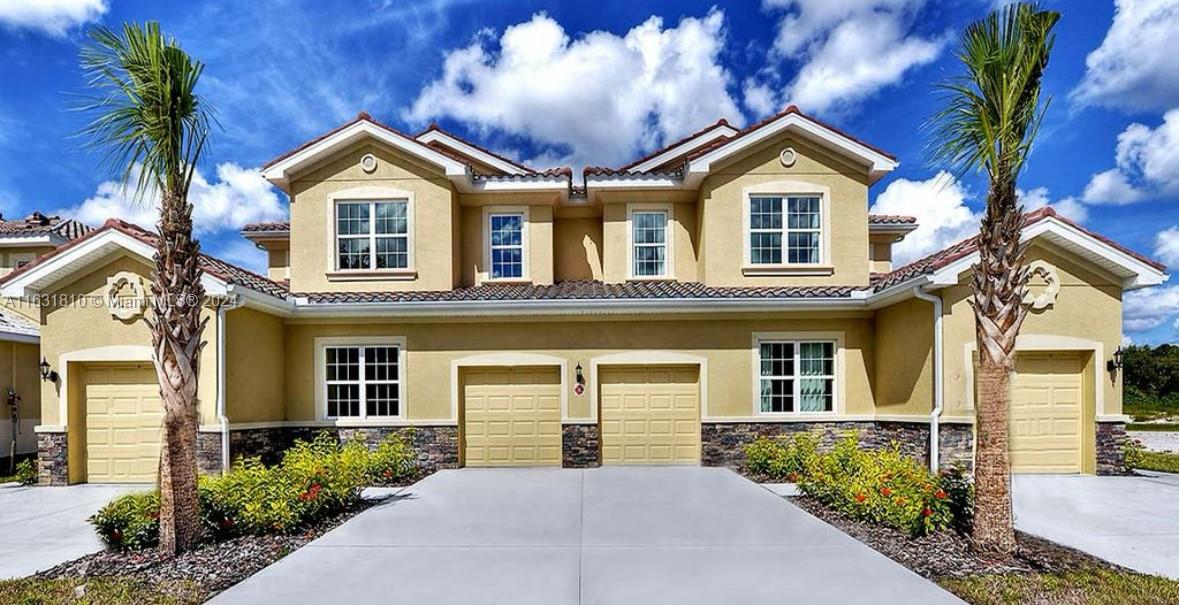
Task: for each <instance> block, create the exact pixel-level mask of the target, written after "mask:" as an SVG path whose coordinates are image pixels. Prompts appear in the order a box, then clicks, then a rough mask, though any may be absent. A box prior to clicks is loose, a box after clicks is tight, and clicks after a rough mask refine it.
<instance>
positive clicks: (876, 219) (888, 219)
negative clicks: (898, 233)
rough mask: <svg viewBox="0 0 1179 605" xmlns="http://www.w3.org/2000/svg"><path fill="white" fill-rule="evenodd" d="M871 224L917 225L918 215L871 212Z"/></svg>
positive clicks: (869, 216) (869, 217) (869, 220)
mask: <svg viewBox="0 0 1179 605" xmlns="http://www.w3.org/2000/svg"><path fill="white" fill-rule="evenodd" d="M868 224H869V225H916V224H917V217H915V216H905V215H903V214H869V215H868Z"/></svg>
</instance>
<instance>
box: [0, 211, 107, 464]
mask: <svg viewBox="0 0 1179 605" xmlns="http://www.w3.org/2000/svg"><path fill="white" fill-rule="evenodd" d="M89 231H90V228H89V227H87V226H86V225H84V224H82V223H80V222H78V221H75V220H64V219H62V218H61V217H59V216H47V215H45V214H42V213H40V212H32V213H30V214H29V215H28V216H26V217H24V218H18V219H5V218H4V217H3V216H0V277H2V276H4V275H7V274H9V273H11V272H13V271H14V270H16V269H19V268H21V267H23V266H25V265H27V264H29V263H31V262H32V261H33V260H34V259H35V258H37V257H38V256H40V255H42V254H46V253H48V252H51V251H52V250H54V249H55V248H57V247H58V246H60V245H62V244H64V243H66V242H69V241H71V240H73V239H76V238H79V237H81V236H83V235H85V234H86V233H87V232H89ZM39 319H40V315H39V312H38V311H37V308H36V306H35V304H33V302H26V301H20V300H13V299H10V298H0V397H3V398H4V402H5V404H4V405H0V472H4V473H7V472H8V470H9V468H10V466H12V462H13V461H12V460H11V458H12V456H14V455H17V456H19V455H24V454H30V453H33V452H35V451H36V450H37V439H36V435H35V433H34V432H33V431H34V428H35V427H36V426H37V425H38V424H40V421H41V418H40V417H41V387H40V385H39V384H38V378H37V376H38V373H39V372H40V368H39V363H40V359H41V358H40V351H39V349H38V342H39V329H38V324H39Z"/></svg>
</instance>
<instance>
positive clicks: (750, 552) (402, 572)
mask: <svg viewBox="0 0 1179 605" xmlns="http://www.w3.org/2000/svg"><path fill="white" fill-rule="evenodd" d="M393 601H396V602H401V603H464V604H470V603H513V604H526V603H543V604H545V605H557V604H565V603H708V604H710V605H712V604H715V603H787V602H796V603H841V604H842V603H872V604H874V605H878V604H879V603H901V602H903V603H906V604H909V605H915V604H924V603H960V601H958V600H957V599H956V598H955V597H953V596H952V595H950V594H949V593H947V592H945V591H943V590H941V589H940V588H938V587H937V586H936V585H934V584H933V583H931V582H928V581H926V580H925V579H923V578H921V577H919V576H917V575H915V574H913V573H911V572H910V571H908V570H907V569H905V568H904V567H901V566H900V565H898V564H896V563H894V562H892V561H891V560H889V559H887V558H886V557H884V556H883V555H880V554H879V553H877V552H875V551H873V550H872V549H870V548H868V547H867V546H865V545H863V544H861V543H859V542H857V541H856V540H854V539H852V538H850V537H848V536H847V535H845V534H843V533H841V532H840V531H838V530H836V529H834V528H832V527H831V526H829V525H827V524H825V523H823V522H821V521H819V520H818V519H815V518H814V517H812V516H810V515H809V514H807V513H805V512H804V511H802V510H801V509H799V508H797V507H795V506H794V505H792V504H790V503H789V502H786V501H785V500H783V499H782V498H780V497H778V496H776V495H774V494H772V493H770V492H769V491H767V490H765V489H763V488H761V487H760V486H758V485H756V484H754V483H752V482H749V481H747V480H745V479H743V478H741V477H740V476H738V475H736V474H734V473H732V472H730V471H728V470H725V469H718V468H688V467H665V468H635V467H629V468H628V467H616V468H602V469H592V470H584V471H582V470H572V469H569V470H566V469H461V470H452V471H442V472H439V473H436V474H434V475H432V476H431V477H429V478H427V479H425V480H423V481H421V482H419V483H418V484H416V485H414V486H412V487H411V488H408V489H406V490H405V491H403V492H401V493H400V494H398V495H397V496H394V497H393V498H392V499H390V500H389V501H387V502H385V503H383V504H381V505H379V506H377V507H375V508H373V509H371V510H368V511H366V512H364V513H362V514H360V515H358V516H357V517H355V518H354V519H352V520H351V521H349V522H347V523H345V524H344V525H342V526H340V527H339V528H337V529H335V530H334V531H332V532H330V533H328V534H327V535H325V536H323V537H322V538H320V539H319V540H316V541H315V542H312V543H311V544H309V545H307V546H306V547H304V548H302V549H300V550H298V551H296V552H295V553H293V554H291V555H290V556H288V557H286V558H284V559H282V560H281V561H279V562H278V563H276V564H274V565H272V566H270V567H268V568H267V569H265V570H263V571H261V572H260V573H258V574H257V575H255V576H253V577H251V578H249V579H247V580H246V581H245V582H243V583H241V584H239V585H237V586H235V587H233V588H231V589H230V590H228V591H226V592H224V593H222V594H221V595H219V596H218V597H217V598H215V599H214V600H213V601H211V602H212V603H214V604H215V605H229V604H234V603H242V604H250V605H253V604H255V603H262V602H268V603H269V602H273V603H329V602H331V603H348V604H349V605H362V604H366V603H389V602H393Z"/></svg>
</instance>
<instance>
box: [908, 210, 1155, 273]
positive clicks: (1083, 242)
mask: <svg viewBox="0 0 1179 605" xmlns="http://www.w3.org/2000/svg"><path fill="white" fill-rule="evenodd" d="M1046 233H1051V234H1052V235H1055V236H1058V237H1060V238H1062V239H1064V240H1066V241H1068V242H1070V243H1072V244H1075V245H1077V246H1080V247H1084V248H1087V249H1089V250H1092V251H1093V252H1096V253H1097V254H1098V255H1100V256H1101V257H1102V258H1104V259H1106V260H1108V261H1110V262H1112V263H1115V264H1117V265H1118V266H1119V267H1121V268H1123V269H1125V270H1126V271H1127V272H1129V273H1131V274H1132V275H1131V276H1130V277H1127V278H1126V279H1125V280H1124V282H1123V284H1122V287H1123V288H1124V289H1126V290H1136V289H1138V288H1145V287H1147V286H1157V285H1159V284H1161V283H1163V282H1165V281H1167V278H1168V277H1169V276H1168V275H1167V274H1165V273H1164V272H1162V271H1160V270H1158V269H1156V268H1154V267H1152V266H1150V265H1148V264H1146V263H1144V262H1142V261H1140V260H1138V259H1137V258H1134V257H1133V256H1130V255H1129V254H1126V253H1125V252H1122V251H1121V250H1118V249H1117V248H1114V247H1113V246H1110V245H1109V244H1107V243H1105V242H1103V241H1101V240H1099V239H1097V238H1095V237H1093V236H1091V235H1089V234H1087V233H1085V232H1083V231H1081V230H1079V229H1077V228H1076V227H1073V226H1072V225H1069V224H1067V223H1065V222H1063V221H1060V220H1058V219H1056V218H1055V217H1048V218H1045V219H1043V220H1041V221H1037V222H1036V223H1033V224H1031V225H1028V226H1027V227H1025V228H1024V230H1023V237H1022V241H1024V242H1027V241H1030V240H1032V239H1034V238H1036V237H1039V236H1041V235H1044V234H1046ZM977 262H978V252H977V251H976V252H972V253H970V254H968V255H966V256H964V257H962V258H960V259H958V260H956V261H954V262H953V263H950V264H949V265H946V266H945V267H942V268H941V269H938V270H937V271H935V272H934V273H933V274H932V277H931V281H932V283H933V284H935V285H939V286H952V285H956V284H957V283H958V276H959V275H961V274H962V273H963V272H965V271H968V270H969V269H970V268H971V267H973V266H974V264H975V263H977Z"/></svg>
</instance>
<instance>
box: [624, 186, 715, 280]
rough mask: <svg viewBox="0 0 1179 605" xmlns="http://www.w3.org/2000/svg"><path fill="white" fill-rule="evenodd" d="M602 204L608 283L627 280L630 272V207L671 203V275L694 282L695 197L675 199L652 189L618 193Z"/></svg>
mask: <svg viewBox="0 0 1179 605" xmlns="http://www.w3.org/2000/svg"><path fill="white" fill-rule="evenodd" d="M616 199H619V200H625V201H612V202H610V203H607V204H604V205H603V207H602V239H603V242H604V249H603V255H602V272H603V275H604V276H605V277H604V281H606V282H607V283H621V282H625V281H627V279H628V277H629V275H630V245H629V242H630V223H629V222H628V220H627V219H628V216H629V215H630V210H631V208H634V209H644V208H659V207H664V206H670V208H671V213H670V216H669V217H668V225H667V226H668V240H669V242H670V243H671V258H672V263H671V270H672V274H671V275H669V278H672V279H675V280H677V281H684V282H694V281H697V280H698V278H699V276H698V273H697V266H696V262H697V261H696V240H695V233H696V204H695V203H694V201H688V202H687V203H685V202H682V201H681V202H673V201H671V200H669V199H668V196H666V195H653V194H651V193H650V192H646V193H638V192H636V193H633V194H629V195H625V196H622V195H620V196H618V197H617V198H616Z"/></svg>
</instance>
